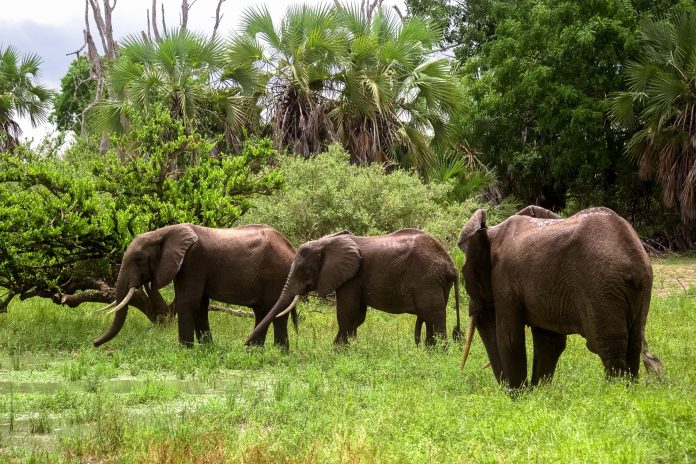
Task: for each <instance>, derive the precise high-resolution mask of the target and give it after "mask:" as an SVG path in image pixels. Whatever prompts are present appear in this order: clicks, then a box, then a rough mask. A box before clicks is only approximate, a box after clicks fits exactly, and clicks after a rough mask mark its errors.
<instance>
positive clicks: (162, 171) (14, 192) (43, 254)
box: [0, 105, 283, 301]
mask: <svg viewBox="0 0 696 464" xmlns="http://www.w3.org/2000/svg"><path fill="white" fill-rule="evenodd" d="M123 110H124V114H125V115H126V116H127V118H128V120H129V121H131V126H130V129H129V130H128V131H127V132H125V133H124V134H123V135H118V136H114V137H112V146H113V149H112V150H111V151H109V152H108V153H106V154H105V155H99V154H97V148H96V147H93V146H90V145H88V144H87V143H86V142H84V140H82V139H77V141H76V142H75V143H74V144H73V145H72V146H71V147H69V148H68V149H67V151H66V153H65V154H64V156H59V155H58V154H57V152H55V151H45V152H34V151H31V150H29V149H28V148H26V147H24V146H20V148H18V149H17V150H16V152H15V153H14V154H9V153H2V154H1V156H0V287H4V288H6V289H8V290H9V291H10V292H11V293H13V294H20V295H21V294H24V295H34V294H36V295H40V296H46V297H53V298H54V299H56V301H59V300H60V296H61V295H62V294H70V293H74V292H75V291H79V290H86V289H100V290H101V289H102V285H106V286H107V287H108V286H109V285H110V284H111V283H112V282H113V281H114V280H115V277H116V270H117V265H118V263H119V262H120V260H121V256H122V254H123V251H124V250H125V248H126V246H127V245H128V244H129V243H130V241H131V240H132V239H133V237H134V236H135V235H137V234H139V233H142V232H146V231H149V230H153V229H156V228H158V227H163V226H165V225H169V224H174V223H181V222H190V223H195V224H201V225H206V226H210V227H229V226H232V225H233V224H234V223H235V221H237V220H238V219H239V217H240V216H241V215H243V214H244V213H245V212H246V211H247V210H248V209H249V208H250V207H251V205H252V201H253V199H254V198H255V197H256V196H258V195H265V194H268V193H270V192H272V191H274V190H276V189H278V188H279V187H280V186H281V185H282V183H283V180H282V177H281V176H280V174H279V173H278V172H276V171H274V170H273V169H272V168H270V167H268V166H269V164H270V161H271V159H272V157H274V156H275V154H276V153H275V151H274V150H273V148H272V146H271V142H270V141H269V140H260V141H256V142H253V141H249V142H247V144H245V146H244V149H243V150H242V151H241V152H240V154H238V155H228V154H224V153H217V155H216V156H215V157H213V156H211V152H212V150H213V146H214V141H212V142H211V141H209V140H206V139H205V138H204V137H202V136H201V135H200V134H199V133H196V132H193V133H190V132H188V131H187V130H186V129H185V127H184V126H183V123H182V122H181V121H179V120H176V119H173V118H172V116H171V114H169V112H168V111H167V110H164V109H162V108H161V107H160V106H158V105H153V106H152V107H151V108H150V109H149V111H148V112H147V113H144V112H142V111H138V110H134V109H133V108H132V107H129V106H125V107H124V109H123Z"/></svg>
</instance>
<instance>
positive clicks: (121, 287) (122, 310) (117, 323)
mask: <svg viewBox="0 0 696 464" xmlns="http://www.w3.org/2000/svg"><path fill="white" fill-rule="evenodd" d="M126 290H128V292H127V293H126ZM134 292H135V287H131V288H128V285H126V284H122V283H121V280H120V279H119V280H118V281H117V282H116V301H117V302H119V303H118V306H116V308H118V309H117V310H116V313H115V314H114V320H113V322H112V323H111V327H109V329H108V330H107V331H106V332H104V334H103V335H102V336H101V337H99V338H97V339H96V340H94V346H100V345H103V344H104V343H106V342H108V341H109V340H111V339H112V338H114V337H115V336H116V335H118V333H119V332H120V331H121V328H123V324H124V322H126V316H127V315H128V301H129V300H130V299H131V297H132V296H133V293H134Z"/></svg>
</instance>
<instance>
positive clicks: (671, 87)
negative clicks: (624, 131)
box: [611, 10, 696, 223]
mask: <svg viewBox="0 0 696 464" xmlns="http://www.w3.org/2000/svg"><path fill="white" fill-rule="evenodd" d="M638 38H639V44H640V54H639V56H638V58H637V60H635V61H629V62H628V63H627V65H626V70H625V75H626V80H627V82H628V90H626V91H622V92H619V93H617V94H616V95H615V96H614V97H613V99H612V108H611V109H612V116H613V117H614V120H615V121H616V122H617V123H619V124H621V125H622V126H624V127H627V128H629V129H631V128H636V129H637V131H636V132H635V133H634V134H633V135H632V136H631V139H630V140H629V142H628V145H627V151H628V153H629V154H630V155H631V157H632V158H633V159H634V160H636V161H637V163H638V166H639V171H640V174H641V175H642V176H644V177H651V176H653V175H655V176H656V177H657V180H658V181H659V182H660V184H661V186H662V199H663V202H664V204H665V205H666V206H667V207H676V208H677V209H678V210H679V213H680V214H681V218H682V220H683V221H684V222H686V223H689V222H694V221H696V114H695V113H694V112H695V110H696V84H695V79H696V11H694V10H691V11H688V10H682V11H681V12H679V13H678V14H677V15H676V16H675V17H674V18H672V19H669V20H668V19H662V20H649V21H646V22H644V23H643V24H642V25H641V27H640V29H639V36H638Z"/></svg>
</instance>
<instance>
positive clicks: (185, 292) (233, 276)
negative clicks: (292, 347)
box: [94, 224, 296, 349]
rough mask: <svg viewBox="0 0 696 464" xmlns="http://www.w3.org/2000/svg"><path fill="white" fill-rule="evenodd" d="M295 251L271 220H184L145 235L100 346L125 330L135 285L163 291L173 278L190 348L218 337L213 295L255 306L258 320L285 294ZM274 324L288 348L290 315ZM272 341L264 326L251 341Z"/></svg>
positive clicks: (127, 259) (128, 259)
mask: <svg viewBox="0 0 696 464" xmlns="http://www.w3.org/2000/svg"><path fill="white" fill-rule="evenodd" d="M294 256H295V249H294V247H293V246H292V245H291V244H290V242H289V241H288V240H287V239H286V238H285V237H284V236H283V234H281V233H280V232H278V231H277V230H275V229H273V228H272V227H268V226H264V225H248V226H242V227H235V228H230V229H211V228H208V227H201V226H196V225H191V224H178V225H172V226H167V227H162V228H161V229H157V230H154V231H152V232H146V233H144V234H141V235H138V236H137V237H135V238H134V239H133V241H132V242H131V244H130V245H129V246H128V248H127V249H126V253H125V254H124V256H123V261H122V263H121V269H120V271H119V274H118V279H117V281H116V301H115V302H114V303H112V305H117V306H116V307H115V308H114V309H113V310H112V312H115V316H114V321H113V323H112V325H111V327H110V328H109V330H107V332H106V333H104V335H102V336H101V337H100V338H98V339H97V340H95V341H94V346H99V345H101V344H103V343H106V342H108V341H109V340H111V339H112V338H113V337H114V336H116V334H118V332H119V331H120V330H121V328H122V327H123V323H124V321H125V320H126V314H127V311H128V301H129V300H130V298H131V297H132V295H133V293H134V291H135V290H136V289H137V288H139V287H140V286H141V285H148V284H149V285H150V287H151V288H152V289H153V290H157V289H161V288H162V287H164V286H166V285H168V284H169V283H170V282H172V281H174V307H175V309H176V313H177V319H178V324H179V341H180V342H181V343H182V344H183V345H185V346H192V345H193V338H194V333H195V335H196V338H197V339H198V341H199V342H206V341H210V340H211V336H210V325H209V323H208V304H209V300H210V299H214V300H218V301H222V302H224V303H231V304H236V305H240V306H247V307H249V308H251V309H252V310H253V311H254V314H255V316H256V323H257V324H258V323H259V322H260V321H261V320H262V319H263V317H264V316H265V315H266V314H267V313H268V310H269V309H271V307H273V304H274V303H275V302H276V300H277V299H278V297H279V296H280V293H281V291H282V289H283V285H284V283H285V280H286V278H287V276H288V273H289V272H290V265H291V264H292V260H293V258H294ZM292 316H293V322H295V324H296V314H295V313H293V314H292ZM273 322H274V324H273V331H274V334H273V335H274V339H275V344H276V345H279V346H281V347H283V348H286V349H287V348H288V328H287V325H288V317H287V316H284V317H282V318H279V319H277V320H274V321H273ZM265 339H266V330H261V331H258V332H257V333H256V334H255V336H254V337H253V338H252V339H251V340H250V341H249V343H252V344H259V345H262V344H263V343H264V341H265Z"/></svg>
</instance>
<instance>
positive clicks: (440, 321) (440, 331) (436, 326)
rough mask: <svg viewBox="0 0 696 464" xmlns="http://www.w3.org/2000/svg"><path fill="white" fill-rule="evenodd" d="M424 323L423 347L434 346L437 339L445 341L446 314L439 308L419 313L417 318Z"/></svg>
mask: <svg viewBox="0 0 696 464" xmlns="http://www.w3.org/2000/svg"><path fill="white" fill-rule="evenodd" d="M419 317H420V318H421V319H422V320H423V322H424V323H425V346H435V344H436V343H437V339H438V338H440V339H442V341H444V342H446V341H447V321H446V318H447V316H446V314H445V311H443V310H442V309H441V308H437V309H433V310H429V311H425V312H421V313H420V316H419Z"/></svg>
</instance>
